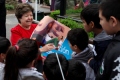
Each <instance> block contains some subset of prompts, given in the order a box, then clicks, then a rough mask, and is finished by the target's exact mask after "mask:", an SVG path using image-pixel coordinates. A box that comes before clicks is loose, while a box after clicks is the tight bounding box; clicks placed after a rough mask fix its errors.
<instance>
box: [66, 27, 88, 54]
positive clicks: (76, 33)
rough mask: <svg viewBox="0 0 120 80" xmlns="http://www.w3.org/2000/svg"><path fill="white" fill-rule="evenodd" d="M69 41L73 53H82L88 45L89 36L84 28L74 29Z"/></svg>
mask: <svg viewBox="0 0 120 80" xmlns="http://www.w3.org/2000/svg"><path fill="white" fill-rule="evenodd" d="M67 39H68V41H69V43H70V47H71V49H72V50H73V51H75V52H76V51H79V50H80V51H82V50H84V49H85V48H86V47H87V45H88V35H87V33H86V32H85V30H84V29H82V28H76V29H72V30H70V31H69V32H68V34H67Z"/></svg>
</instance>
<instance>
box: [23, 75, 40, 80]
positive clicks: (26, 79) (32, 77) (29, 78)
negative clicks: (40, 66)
mask: <svg viewBox="0 0 120 80" xmlns="http://www.w3.org/2000/svg"><path fill="white" fill-rule="evenodd" d="M22 80H41V79H40V78H38V77H35V76H26V77H25V78H23V79H22Z"/></svg>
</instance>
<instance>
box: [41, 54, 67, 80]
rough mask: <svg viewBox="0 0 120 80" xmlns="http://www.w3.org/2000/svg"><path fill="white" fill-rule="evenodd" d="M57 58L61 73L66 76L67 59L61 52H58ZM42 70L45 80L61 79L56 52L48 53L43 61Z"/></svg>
mask: <svg viewBox="0 0 120 80" xmlns="http://www.w3.org/2000/svg"><path fill="white" fill-rule="evenodd" d="M58 58H59V61H60V64H61V68H62V71H63V75H64V77H65V78H66V75H67V70H68V61H67V59H66V58H65V56H63V55H62V54H58ZM43 71H44V74H45V76H46V78H47V80H63V78H62V73H61V71H60V66H59V64H58V60H57V57H56V54H54V53H53V54H49V55H48V56H47V58H46V60H45V62H44V65H43Z"/></svg>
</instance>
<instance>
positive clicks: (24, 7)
mask: <svg viewBox="0 0 120 80" xmlns="http://www.w3.org/2000/svg"><path fill="white" fill-rule="evenodd" d="M29 11H31V12H32V13H33V11H34V9H33V7H32V6H31V5H30V4H28V3H22V4H18V5H17V7H16V10H15V16H16V17H17V19H18V22H19V23H21V22H20V20H19V19H20V18H22V16H23V15H24V14H25V13H27V12H29Z"/></svg>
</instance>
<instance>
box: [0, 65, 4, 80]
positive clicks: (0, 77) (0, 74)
mask: <svg viewBox="0 0 120 80" xmlns="http://www.w3.org/2000/svg"><path fill="white" fill-rule="evenodd" d="M4 66H5V64H3V63H0V80H3V77H4Z"/></svg>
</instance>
